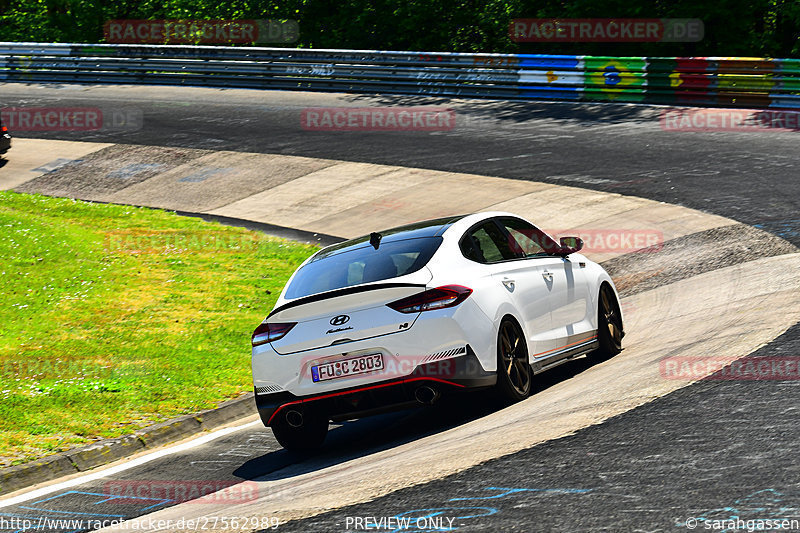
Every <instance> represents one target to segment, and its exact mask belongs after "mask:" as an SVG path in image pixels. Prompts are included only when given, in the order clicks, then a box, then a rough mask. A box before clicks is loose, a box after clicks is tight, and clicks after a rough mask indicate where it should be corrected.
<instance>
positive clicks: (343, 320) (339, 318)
mask: <svg viewBox="0 0 800 533" xmlns="http://www.w3.org/2000/svg"><path fill="white" fill-rule="evenodd" d="M349 321H350V317H349V316H347V315H336V316H335V317H333V318H331V326H341V325H342V324H347V323H348V322H349Z"/></svg>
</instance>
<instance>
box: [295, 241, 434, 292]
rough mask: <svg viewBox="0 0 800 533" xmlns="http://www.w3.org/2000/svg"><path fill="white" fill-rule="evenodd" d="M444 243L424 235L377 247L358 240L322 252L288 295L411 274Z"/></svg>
mask: <svg viewBox="0 0 800 533" xmlns="http://www.w3.org/2000/svg"><path fill="white" fill-rule="evenodd" d="M440 244H442V238H441V237H421V238H418V239H404V240H398V241H391V242H382V243H381V245H380V246H379V247H378V249H377V250H376V249H375V248H373V247H372V245H371V244H369V243H358V244H355V245H353V246H351V247H347V248H344V249H339V250H336V251H335V252H334V253H332V254H328V253H325V252H321V253H320V254H317V255H318V256H317V257H314V259H312V260H311V261H309V262H308V263H306V264H305V265H304V266H303V267H302V268H301V269H300V270H298V271H297V274H295V276H294V278H293V279H292V282H291V283H290V284H289V287H288V288H287V289H286V295H285V298H287V299H292V298H302V297H303V296H308V295H310V294H316V293H319V292H326V291H332V290H335V289H341V288H343V287H350V286H351V285H359V284H361V283H371V282H373V281H382V280H385V279H391V278H396V277H398V276H405V275H406V274H411V273H412V272H416V271H417V270H419V269H420V268H422V267H424V266H425V265H426V264H427V262H428V261H429V260H430V258H431V257H432V256H433V254H434V253H435V252H436V250H437V249H438V248H439V245H440Z"/></svg>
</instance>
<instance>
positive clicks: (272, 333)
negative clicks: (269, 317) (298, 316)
mask: <svg viewBox="0 0 800 533" xmlns="http://www.w3.org/2000/svg"><path fill="white" fill-rule="evenodd" d="M296 325H297V322H285V323H283V324H268V323H266V322H264V323H262V324H259V325H258V327H257V328H256V330H255V331H254V332H253V339H252V340H253V346H261V345H262V344H266V343H268V342H273V341H276V340H278V339H281V338H283V336H284V335H286V334H287V333H289V330H291V329H292V328H293V327H295V326H296Z"/></svg>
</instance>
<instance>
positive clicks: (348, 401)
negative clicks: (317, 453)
mask: <svg viewBox="0 0 800 533" xmlns="http://www.w3.org/2000/svg"><path fill="white" fill-rule="evenodd" d="M496 382H497V374H496V373H495V372H487V371H485V370H483V367H482V366H481V365H480V363H479V362H478V359H477V357H475V354H474V353H473V352H472V350H470V349H468V350H467V353H466V355H464V356H461V357H456V358H452V359H447V360H445V361H436V362H432V363H427V364H424V365H420V366H419V367H417V368H416V369H415V370H414V372H413V373H411V374H410V375H408V376H405V377H402V378H398V379H392V380H387V381H383V382H379V383H372V384H369V385H362V386H356V387H351V388H348V389H342V390H338V391H335V392H327V393H321V394H315V395H311V396H296V395H294V394H292V393H290V392H287V391H282V392H277V393H273V394H259V393H258V390H256V396H255V399H256V406H257V407H258V414H259V415H260V416H261V421H262V422H263V423H264V425H265V426H270V425H272V423H273V422H274V421H275V420H276V419H277V417H278V416H282V415H285V413H286V412H288V411H289V410H296V411H300V412H304V411H313V412H314V413H317V414H320V415H324V416H326V417H327V418H328V419H329V420H334V421H341V420H348V419H353V418H361V417H364V416H368V415H372V414H377V413H381V412H387V411H392V410H396V409H403V408H408V407H414V406H418V405H421V403H420V402H419V401H417V400H416V397H415V393H416V391H417V389H419V388H420V387H429V388H431V389H433V390H435V391H436V392H437V393H439V394H452V393H454V392H459V391H463V390H475V389H481V388H485V387H491V386H493V385H494V384H495V383H496Z"/></svg>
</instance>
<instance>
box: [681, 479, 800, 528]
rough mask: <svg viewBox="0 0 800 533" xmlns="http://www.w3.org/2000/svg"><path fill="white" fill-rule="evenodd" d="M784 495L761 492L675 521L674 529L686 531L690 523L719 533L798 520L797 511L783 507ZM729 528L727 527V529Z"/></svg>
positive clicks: (793, 508) (773, 490) (777, 492)
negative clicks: (761, 523) (778, 521)
mask: <svg viewBox="0 0 800 533" xmlns="http://www.w3.org/2000/svg"><path fill="white" fill-rule="evenodd" d="M785 499H786V495H785V494H783V493H782V492H779V491H777V490H775V489H762V490H759V491H756V492H753V493H750V494H748V495H747V496H745V497H743V498H739V499H738V500H735V501H734V502H733V503H732V504H731V505H726V506H724V507H718V508H716V509H709V510H707V511H704V512H703V513H701V514H699V515H697V516H693V517H688V518H686V519H684V520H680V519H679V520H676V521H675V527H679V528H684V529H685V528H686V527H687V524H689V523H690V522H692V523H694V525H695V526H694V527H697V528H700V529H702V528H705V529H712V528H713V529H714V531H719V532H720V533H734V532H736V531H740V530H741V527H739V525H740V524H737V521H739V522H741V523H745V524H747V523H756V522H758V521H767V520H771V521H774V520H786V519H791V518H794V517H796V516H797V513H798V507H797V506H796V505H795V506H786V505H785V504H784V501H785ZM727 526H730V527H727Z"/></svg>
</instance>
